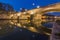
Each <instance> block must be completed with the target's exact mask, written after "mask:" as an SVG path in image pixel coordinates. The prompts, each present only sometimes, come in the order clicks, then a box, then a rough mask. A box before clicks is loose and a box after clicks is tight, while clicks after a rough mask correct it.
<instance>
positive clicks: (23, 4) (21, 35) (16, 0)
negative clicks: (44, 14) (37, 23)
mask: <svg viewBox="0 0 60 40" xmlns="http://www.w3.org/2000/svg"><path fill="white" fill-rule="evenodd" d="M0 2H2V3H7V4H10V5H12V6H13V8H14V9H15V10H16V11H20V8H26V9H33V8H36V7H37V6H47V5H49V4H53V3H58V2H60V0H0ZM59 13H60V12H59ZM56 14H57V13H56ZM56 14H54V15H56ZM18 39H19V40H48V39H47V36H43V35H40V34H37V33H32V32H30V31H28V30H24V29H23V30H22V32H20V29H18V30H17V32H15V34H14V33H13V34H10V35H9V36H6V37H2V38H0V40H18Z"/></svg>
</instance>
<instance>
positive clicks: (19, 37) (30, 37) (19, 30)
mask: <svg viewBox="0 0 60 40" xmlns="http://www.w3.org/2000/svg"><path fill="white" fill-rule="evenodd" d="M17 24H20V23H19V21H17V20H0V40H48V39H49V36H47V35H44V34H39V33H35V32H31V31H29V30H28V29H26V28H23V27H19V26H20V25H17ZM44 26H49V24H48V25H44Z"/></svg>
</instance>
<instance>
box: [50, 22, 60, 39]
mask: <svg viewBox="0 0 60 40" xmlns="http://www.w3.org/2000/svg"><path fill="white" fill-rule="evenodd" d="M58 32H59V33H60V25H58V24H57V23H55V22H53V28H52V34H51V36H50V40H60V36H57V35H55V33H58Z"/></svg>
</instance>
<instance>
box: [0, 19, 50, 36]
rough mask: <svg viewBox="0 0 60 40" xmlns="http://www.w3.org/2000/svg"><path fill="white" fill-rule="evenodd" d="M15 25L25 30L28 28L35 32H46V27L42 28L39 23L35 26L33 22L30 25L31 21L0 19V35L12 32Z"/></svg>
mask: <svg viewBox="0 0 60 40" xmlns="http://www.w3.org/2000/svg"><path fill="white" fill-rule="evenodd" d="M16 27H19V28H25V29H27V30H30V31H31V32H36V33H47V32H48V31H46V32H45V29H47V28H44V27H43V26H42V25H41V23H40V26H39V27H38V26H35V25H34V24H33V25H31V23H30V22H29V21H28V20H0V36H3V35H6V34H10V33H12V32H13V31H14V29H15V28H16ZM47 30H48V29H47ZM49 31H51V30H49Z"/></svg>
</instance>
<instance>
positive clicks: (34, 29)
mask: <svg viewBox="0 0 60 40" xmlns="http://www.w3.org/2000/svg"><path fill="white" fill-rule="evenodd" d="M28 30H30V31H32V32H38V31H37V30H36V28H35V27H29V28H28Z"/></svg>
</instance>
